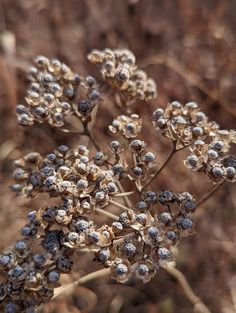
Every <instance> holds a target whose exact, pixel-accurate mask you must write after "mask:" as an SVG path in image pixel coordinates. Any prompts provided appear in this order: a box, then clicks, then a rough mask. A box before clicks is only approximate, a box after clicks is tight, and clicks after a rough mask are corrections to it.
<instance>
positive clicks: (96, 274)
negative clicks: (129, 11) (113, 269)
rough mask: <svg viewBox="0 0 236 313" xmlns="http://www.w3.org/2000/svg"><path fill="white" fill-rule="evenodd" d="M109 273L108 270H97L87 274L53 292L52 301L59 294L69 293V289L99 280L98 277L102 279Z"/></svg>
mask: <svg viewBox="0 0 236 313" xmlns="http://www.w3.org/2000/svg"><path fill="white" fill-rule="evenodd" d="M109 273H110V269H109V268H104V269H101V270H98V271H96V272H92V273H89V274H87V275H85V276H83V277H80V278H79V279H77V280H75V281H74V282H73V283H71V284H69V285H66V286H62V287H59V288H57V289H56V290H55V293H54V296H53V298H52V299H56V298H57V297H59V296H60V295H61V294H64V293H68V292H70V289H72V288H73V287H75V286H78V285H82V284H85V283H87V282H88V281H91V280H94V279H96V278H99V277H103V276H105V275H108V274H109Z"/></svg>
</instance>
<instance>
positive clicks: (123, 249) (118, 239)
mask: <svg viewBox="0 0 236 313" xmlns="http://www.w3.org/2000/svg"><path fill="white" fill-rule="evenodd" d="M195 208H196V207H195V204H194V199H193V197H192V195H190V194H189V193H187V192H183V193H180V194H174V193H173V192H171V191H168V190H167V191H163V192H161V193H160V194H159V195H157V194H156V193H155V192H153V191H148V192H145V193H143V194H142V198H141V200H140V201H139V202H138V203H137V204H136V206H135V208H134V209H132V210H129V211H126V212H123V213H121V214H120V216H119V221H118V222H114V223H113V224H112V227H111V231H113V236H112V237H113V238H112V241H111V243H110V244H108V245H107V246H106V247H101V249H100V250H98V252H97V253H96V258H95V259H96V260H97V261H98V262H99V263H102V264H103V265H104V266H109V267H110V268H111V276H112V278H113V279H116V280H117V281H118V282H126V281H127V280H128V279H129V278H130V276H131V275H135V276H136V278H138V279H141V280H143V282H148V281H149V280H150V279H152V278H153V277H154V276H155V274H156V272H157V270H158V269H159V268H160V267H165V266H166V262H169V261H171V260H173V253H172V250H173V247H174V246H175V245H176V244H177V243H178V242H179V240H180V238H181V237H182V236H186V235H188V234H191V233H192V232H193V221H192V218H191V214H192V213H193V212H194V211H195ZM157 212H158V213H157Z"/></svg>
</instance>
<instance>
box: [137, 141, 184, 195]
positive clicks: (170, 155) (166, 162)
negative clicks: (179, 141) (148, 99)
mask: <svg viewBox="0 0 236 313" xmlns="http://www.w3.org/2000/svg"><path fill="white" fill-rule="evenodd" d="M177 151H178V150H176V147H175V145H174V146H173V149H172V150H171V152H170V154H169V155H168V157H167V159H166V160H165V162H164V163H163V164H162V166H161V167H160V168H159V169H158V170H157V171H156V173H154V174H153V175H152V177H150V178H149V180H148V181H147V182H146V183H145V184H144V185H143V187H142V191H143V190H144V189H145V188H146V187H147V186H149V185H150V184H151V182H152V181H153V179H155V178H156V177H157V176H158V175H159V174H160V173H161V171H162V170H163V169H164V168H165V167H166V165H167V164H168V163H169V162H170V160H171V158H172V157H173V155H174V154H175V153H176V152H177Z"/></svg>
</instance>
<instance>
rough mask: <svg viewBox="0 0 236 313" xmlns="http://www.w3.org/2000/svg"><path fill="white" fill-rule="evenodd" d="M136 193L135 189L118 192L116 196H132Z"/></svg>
mask: <svg viewBox="0 0 236 313" xmlns="http://www.w3.org/2000/svg"><path fill="white" fill-rule="evenodd" d="M134 193H135V191H127V192H121V193H117V194H116V197H125V196H130V195H133V194H134Z"/></svg>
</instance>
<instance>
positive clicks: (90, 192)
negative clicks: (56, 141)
mask: <svg viewBox="0 0 236 313" xmlns="http://www.w3.org/2000/svg"><path fill="white" fill-rule="evenodd" d="M106 163H107V158H106V156H105V155H104V154H103V153H102V152H97V153H96V154H95V156H94V157H93V158H91V157H90V156H89V150H88V149H87V148H86V147H85V146H83V145H80V146H79V147H78V148H77V149H75V150H70V149H69V148H68V147H67V146H66V145H61V146H59V147H58V149H57V150H55V151H54V152H53V153H49V154H48V155H47V156H46V157H42V156H41V155H40V154H39V153H36V152H33V153H30V154H27V155H26V156H24V157H23V158H22V159H18V160H16V161H15V162H14V165H15V170H14V173H13V176H14V178H15V181H16V183H15V184H13V185H12V186H11V188H12V190H14V191H16V192H18V193H23V194H24V195H26V196H28V197H29V196H33V195H34V194H35V192H44V193H48V194H49V195H50V196H52V197H58V196H60V197H61V198H62V199H65V198H66V199H72V200H73V201H74V205H75V206H76V207H77V209H78V211H79V212H80V213H83V212H84V211H86V210H90V211H91V210H93V208H94V206H95V205H99V206H102V205H104V204H106V203H107V202H108V201H109V198H110V197H114V196H115V195H116V193H117V192H118V188H117V186H116V181H117V178H116V175H115V172H114V171H112V170H111V169H105V168H103V165H104V164H106Z"/></svg>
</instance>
